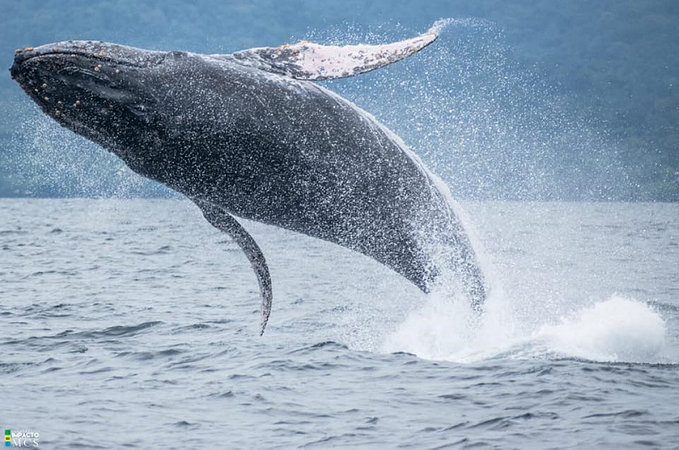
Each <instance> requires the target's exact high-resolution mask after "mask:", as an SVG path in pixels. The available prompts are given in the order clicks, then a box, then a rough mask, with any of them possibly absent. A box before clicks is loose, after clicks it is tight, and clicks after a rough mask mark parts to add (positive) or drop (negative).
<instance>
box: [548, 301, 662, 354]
mask: <svg viewBox="0 0 679 450" xmlns="http://www.w3.org/2000/svg"><path fill="white" fill-rule="evenodd" d="M665 333H666V327H665V322H664V321H663V319H662V317H661V316H660V314H658V313H657V312H656V311H653V309H651V308H650V307H649V306H648V305H646V304H645V303H642V302H639V301H636V300H629V299H625V298H622V297H619V296H615V295H614V296H613V297H612V298H610V299H609V300H606V301H603V302H599V303H595V304H594V305H592V306H590V307H588V308H585V309H582V310H581V311H579V313H578V314H577V315H576V316H575V317H574V318H572V319H566V320H564V321H562V323H560V324H558V325H545V326H543V327H542V328H541V329H540V330H538V332H537V333H536V338H537V339H538V340H541V341H543V342H544V343H545V344H546V345H547V347H548V348H551V349H552V350H554V351H555V352H557V353H560V354H564V355H568V356H574V357H577V358H583V359H590V360H597V361H629V362H651V361H653V360H654V359H655V358H656V357H657V356H658V355H659V354H660V352H661V350H662V349H663V347H664V345H665Z"/></svg>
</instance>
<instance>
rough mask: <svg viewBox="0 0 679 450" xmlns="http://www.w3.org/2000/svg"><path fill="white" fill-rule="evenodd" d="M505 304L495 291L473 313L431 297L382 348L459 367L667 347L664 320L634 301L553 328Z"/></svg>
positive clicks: (652, 354) (641, 357) (639, 355)
mask: <svg viewBox="0 0 679 450" xmlns="http://www.w3.org/2000/svg"><path fill="white" fill-rule="evenodd" d="M510 305H511V303H510V302H509V301H508V300H507V299H505V298H504V296H503V295H502V293H501V292H500V290H499V289H496V290H495V291H493V293H492V294H491V297H490V298H489V299H488V301H487V303H486V310H485V312H484V314H483V315H481V316H477V315H475V314H474V313H473V312H472V311H471V310H470V308H469V307H468V306H467V305H466V304H465V302H464V301H462V299H459V300H456V299H450V298H449V297H447V296H446V295H445V294H443V293H433V294H432V295H430V299H429V300H428V302H427V303H426V305H425V306H424V307H423V308H421V309H420V310H418V311H415V312H413V313H411V314H410V315H409V316H408V317H407V319H406V320H405V321H404V322H403V323H402V324H401V325H400V326H399V327H398V329H397V330H396V331H395V332H393V333H392V334H390V335H388V336H387V338H386V339H385V341H384V344H383V346H382V351H384V352H390V353H391V352H397V351H401V352H408V353H413V354H415V355H417V356H419V357H421V358H424V359H431V360H444V361H454V362H460V363H470V362H475V361H481V360H485V359H489V358H494V357H511V358H545V357H557V358H562V357H566V358H582V359H587V360H593V361H615V362H623V361H624V362H658V361H659V360H660V357H661V353H662V350H663V348H664V346H665V335H666V326H665V322H664V320H663V319H662V317H661V316H660V315H659V314H658V313H657V312H656V311H654V310H653V309H652V308H651V307H649V306H648V305H647V304H645V303H643V302H640V301H637V300H631V299H625V298H622V297H619V296H616V295H614V296H612V297H611V298H610V299H608V300H605V301H601V302H597V303H594V304H593V305H590V306H588V307H585V308H583V309H581V310H579V311H576V312H575V314H573V315H572V316H569V317H567V318H562V319H558V320H556V321H554V323H555V324H554V323H552V324H550V323H546V321H545V320H543V321H542V323H540V320H539V318H534V319H535V321H531V323H521V322H520V321H518V320H516V319H515V317H514V315H513V314H512V309H511V307H510Z"/></svg>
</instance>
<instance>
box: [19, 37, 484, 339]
mask: <svg viewBox="0 0 679 450" xmlns="http://www.w3.org/2000/svg"><path fill="white" fill-rule="evenodd" d="M436 38H437V33H436V32H435V31H430V32H428V33H425V34H423V35H420V36H418V37H415V38H413V39H408V40H405V41H402V42H396V43H391V44H387V45H353V46H343V47H338V46H323V45H318V44H314V43H310V42H300V43H297V44H294V45H283V46H280V47H276V48H255V49H250V50H244V51H239V52H236V53H233V54H228V55H203V54H196V53H187V52H179V51H170V52H161V51H150V50H143V49H138V48H132V47H127V46H123V45H117V44H111V43H105V42H94V41H67V42H58V43H53V44H48V45H43V46H41V47H36V48H31V47H27V48H24V49H20V50H17V51H16V53H15V59H14V64H13V65H12V68H11V69H10V72H11V76H12V78H13V79H14V80H16V81H17V82H18V83H19V84H20V85H21V87H22V88H23V90H24V91H25V92H26V93H27V94H28V95H29V96H30V97H31V98H32V99H33V100H34V101H35V102H36V103H37V104H38V105H39V106H40V108H41V109H42V110H43V111H44V112H45V113H46V114H48V115H49V116H50V117H52V118H53V119H54V120H56V121H57V122H58V123H60V124H61V125H62V126H65V127H67V128H69V129H71V130H72V131H74V132H75V133H78V134H80V135H82V136H85V137H86V138H88V139H90V140H92V141H94V142H96V143H98V144H100V145H102V146H103V147H104V148H106V149H107V150H109V151H111V152H113V153H114V154H115V155H117V156H118V157H120V158H121V159H122V160H123V161H124V162H125V164H127V165H128V166H129V167H130V168H131V169H132V170H133V171H134V172H136V173H138V174H140V175H142V176H144V177H147V178H150V179H153V180H156V181H159V182H160V183H163V184H165V185H166V186H169V187H170V188H171V189H174V190H175V191H177V192H180V193H182V194H183V195H185V196H186V197H188V198H189V199H191V200H192V201H193V202H195V203H196V204H197V205H198V206H199V207H200V209H201V210H202V212H203V215H204V216H205V218H206V219H207V220H208V221H209V222H210V223H211V224H212V225H213V226H215V227H216V228H218V229H220V230H222V231H224V232H225V233H228V234H229V235H230V236H231V237H232V238H233V239H234V240H235V242H237V244H238V245H239V246H240V247H241V248H242V250H243V251H244V253H245V254H246V256H247V258H248V259H249V261H250V263H251V265H252V267H253V269H254V271H255V273H256V276H257V279H258V281H259V287H260V293H261V300H262V307H261V332H262V333H263V332H264V328H265V326H266V324H267V321H268V318H269V314H270V312H271V302H272V296H273V295H272V285H271V279H270V275H269V270H268V267H267V264H266V260H265V258H264V255H263V254H262V251H261V250H260V248H259V246H258V245H257V243H256V242H255V240H254V239H253V238H252V237H251V236H250V234H248V232H247V231H246V230H245V228H243V226H242V225H241V224H240V223H239V222H238V220H237V219H236V217H239V218H244V219H249V220H254V221H258V222H262V223H265V224H269V225H275V226H278V227H282V228H285V229H288V230H293V231H296V232H299V233H303V234H306V235H308V236H312V237H315V238H320V239H324V240H327V241H330V242H333V243H335V244H338V245H341V246H343V247H346V248H349V249H352V250H355V251H357V252H360V253H362V254H365V255H367V256H369V257H371V258H373V259H375V260H377V261H379V262H380V263H382V264H384V265H386V266H388V267H390V268H391V269H393V270H394V271H396V272H397V273H399V274H401V275H402V276H404V277H405V278H407V279H408V280H410V281H411V282H412V283H414V284H415V285H417V286H418V287H419V288H420V289H421V290H423V291H425V292H429V290H430V289H431V287H432V286H433V284H434V283H435V282H436V280H437V278H439V276H440V275H441V274H442V273H444V272H445V273H452V274H454V276H455V278H457V279H459V280H460V282H461V288H462V290H464V291H465V292H466V293H467V294H468V297H469V298H470V301H471V302H472V305H473V306H474V307H475V308H477V309H478V308H479V307H480V305H481V303H482V302H483V300H484V298H485V296H486V291H487V287H486V284H485V281H484V277H483V274H482V272H481V269H480V267H479V263H478V258H477V256H476V254H475V252H474V249H473V248H472V245H471V242H470V239H469V237H468V236H467V234H466V233H465V230H464V229H463V226H462V223H461V221H460V218H459V216H458V215H457V214H456V211H455V207H454V205H453V202H452V200H450V198H449V194H448V192H447V187H446V186H445V185H444V184H442V183H440V182H439V180H438V178H437V177H436V176H434V175H433V174H432V173H431V172H429V171H428V170H427V168H426V167H425V166H424V164H423V163H422V162H421V161H420V159H419V158H418V157H417V156H416V155H415V154H414V153H413V152H412V151H410V150H409V149H408V147H407V146H406V145H405V144H404V143H403V142H402V141H401V140H400V139H399V138H398V137H397V136H396V135H394V134H393V133H392V132H391V131H390V130H388V129H387V128H386V127H385V126H383V125H382V124H380V123H379V122H378V121H377V120H376V119H375V118H374V117H373V116H371V115H370V114H368V113H366V112H365V111H363V110H361V109H360V108H359V107H357V106H355V105H354V104H352V103H351V102H349V101H347V100H345V99H344V98H342V97H340V96H339V95H337V94H335V93H333V92H332V91H330V90H328V89H326V88H324V87H322V86H320V85H318V84H317V83H315V82H314V81H318V80H328V79H334V78H342V77H349V76H353V75H357V74H360V73H364V72H367V71H370V70H374V69H377V68H380V67H383V66H386V65H388V64H391V63H393V62H396V61H399V60H401V59H403V58H405V57H407V56H410V55H412V54H414V53H416V52H417V51H419V50H421V49H422V48H424V47H426V46H427V45H429V44H431V43H432V42H433V41H434V40H435V39H436Z"/></svg>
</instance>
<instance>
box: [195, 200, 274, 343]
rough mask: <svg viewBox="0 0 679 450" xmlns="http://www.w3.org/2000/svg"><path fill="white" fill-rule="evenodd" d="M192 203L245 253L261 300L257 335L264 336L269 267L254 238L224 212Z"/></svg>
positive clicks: (268, 309)
mask: <svg viewBox="0 0 679 450" xmlns="http://www.w3.org/2000/svg"><path fill="white" fill-rule="evenodd" d="M194 202H195V203H196V204H197V205H198V207H199V208H200V209H201V211H203V216H205V218H206V219H207V221H208V222H210V224H211V225H212V226H213V227H215V228H217V229H218V230H221V231H223V232H225V233H227V234H228V235H229V236H231V238H232V239H233V240H234V241H236V243H237V244H238V246H239V247H240V248H241V249H242V250H243V252H245V256H247V257H248V260H249V261H250V265H251V266H252V269H253V270H254V271H255V275H257V281H258V282H259V294H260V297H261V298H262V315H261V322H260V323H261V330H260V333H259V334H260V336H261V335H262V334H264V328H266V323H267V322H268V321H269V315H270V314H271V300H272V298H273V293H272V290H271V276H270V275H269V266H267V264H266V260H265V259H264V254H263V253H262V250H261V249H260V248H259V245H257V242H255V240H254V238H253V237H252V236H250V233H248V232H247V230H246V229H245V228H243V226H242V225H241V224H240V223H238V221H237V220H236V219H235V217H233V216H232V215H231V214H229V213H228V212H227V211H226V210H224V209H223V208H221V207H219V206H216V205H214V204H212V203H210V202H207V201H204V200H198V199H194Z"/></svg>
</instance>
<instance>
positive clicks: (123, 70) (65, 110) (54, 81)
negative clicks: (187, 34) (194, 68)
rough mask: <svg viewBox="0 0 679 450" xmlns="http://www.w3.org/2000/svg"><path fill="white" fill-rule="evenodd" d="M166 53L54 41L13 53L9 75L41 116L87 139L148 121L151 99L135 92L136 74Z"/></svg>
mask: <svg viewBox="0 0 679 450" xmlns="http://www.w3.org/2000/svg"><path fill="white" fill-rule="evenodd" d="M166 55H167V54H166V53H164V52H155V51H139V50H138V49H133V48H131V47H126V46H122V45H116V44H108V43H103V42H93V41H68V42H59V43H55V44H48V45H43V46H41V47H36V48H31V47H28V48H24V49H20V50H17V51H16V52H15V56H14V64H13V65H12V67H11V68H10V74H11V77H12V78H13V79H14V80H15V81H16V82H17V83H19V85H20V86H21V88H22V89H23V90H24V91H25V92H26V93H27V94H28V95H29V96H30V97H31V99H32V100H33V101H34V102H35V103H36V104H38V106H39V107H40V108H41V109H42V110H43V111H44V112H45V113H46V114H47V115H49V116H50V117H52V118H53V119H55V120H56V121H57V122H59V123H60V124H61V125H62V126H67V127H69V128H71V129H72V130H73V131H75V132H77V133H79V134H83V135H85V136H86V137H90V138H93V137H95V136H93V134H96V133H95V132H96V131H98V132H101V131H102V130H104V129H106V130H109V131H110V130H111V129H115V128H119V127H122V126H124V125H125V123H126V122H129V119H130V118H133V119H141V120H146V121H148V111H149V109H150V107H151V105H153V104H154V99H153V98H151V97H149V95H148V94H147V93H145V90H144V89H139V86H140V84H141V83H143V79H142V78H143V77H142V73H141V71H143V70H144V69H147V68H149V67H152V66H156V65H158V64H161V63H162V61H163V60H164V58H165V56H166ZM121 119H125V120H121Z"/></svg>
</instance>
